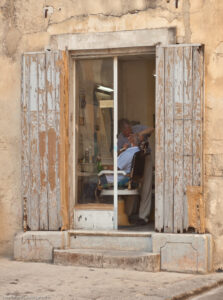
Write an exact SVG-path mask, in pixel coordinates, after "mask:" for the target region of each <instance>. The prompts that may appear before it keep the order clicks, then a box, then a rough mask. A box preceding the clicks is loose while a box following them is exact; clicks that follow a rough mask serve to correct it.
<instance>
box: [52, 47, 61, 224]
mask: <svg viewBox="0 0 223 300" xmlns="http://www.w3.org/2000/svg"><path fill="white" fill-rule="evenodd" d="M54 62H55V72H54V77H55V78H54V82H55V126H56V201H57V220H58V226H59V228H61V227H62V223H61V203H60V200H61V197H60V176H59V171H60V170H59V165H60V71H61V67H60V62H61V52H60V51H55V52H54Z"/></svg>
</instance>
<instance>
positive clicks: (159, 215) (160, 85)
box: [155, 47, 165, 231]
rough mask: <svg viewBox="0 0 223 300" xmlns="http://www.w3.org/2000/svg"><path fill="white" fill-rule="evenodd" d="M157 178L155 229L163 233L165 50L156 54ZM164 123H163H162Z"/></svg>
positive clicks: (162, 49)
mask: <svg viewBox="0 0 223 300" xmlns="http://www.w3.org/2000/svg"><path fill="white" fill-rule="evenodd" d="M156 55H157V56H156V57H157V59H156V74H157V77H156V105H155V109H156V140H155V143H156V144H155V148H156V160H155V161H156V162H158V163H156V176H155V186H156V188H155V199H156V201H155V228H156V229H157V230H158V231H161V230H162V229H163V226H164V215H163V211H164V209H163V208H164V136H165V134H164V124H163V121H164V86H165V85H164V79H165V77H164V73H165V72H164V63H165V62H164V48H161V47H159V48H157V53H156ZM160 122H162V123H160Z"/></svg>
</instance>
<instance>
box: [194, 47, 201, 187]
mask: <svg viewBox="0 0 223 300" xmlns="http://www.w3.org/2000/svg"><path fill="white" fill-rule="evenodd" d="M202 97H203V49H202V48H201V47H198V46H196V47H193V185H195V186H200V185H201V184H202V182H201V174H202Z"/></svg>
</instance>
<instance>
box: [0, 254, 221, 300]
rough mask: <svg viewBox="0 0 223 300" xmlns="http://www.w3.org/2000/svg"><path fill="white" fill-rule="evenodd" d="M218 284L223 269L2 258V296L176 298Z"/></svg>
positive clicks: (33, 299)
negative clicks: (146, 268) (202, 271)
mask: <svg viewBox="0 0 223 300" xmlns="http://www.w3.org/2000/svg"><path fill="white" fill-rule="evenodd" d="M218 284H223V274H222V273H213V274H209V275H192V274H181V273H167V272H157V273H149V272H138V271H127V270H120V269H95V268H84V267H72V266H60V265H52V264H45V263H30V262H18V261H12V260H9V259H7V258H1V259H0V300H12V299H13V300H23V299H24V300H51V299H53V300H54V299H55V300H57V299H58V300H62V299H64V300H76V299H77V300H79V299H80V300H84V299H85V300H86V299H95V300H102V299H108V300H111V299H112V300H113V299H115V300H119V299H120V300H122V299H123V300H125V299H128V300H133V299H134V300H135V299H149V300H150V299H151V300H153V299H154V300H161V299H175V300H176V299H187V298H188V297H189V296H192V295H195V294H196V293H198V292H200V291H203V290H205V289H206V290H207V289H210V288H212V287H215V286H217V285H218Z"/></svg>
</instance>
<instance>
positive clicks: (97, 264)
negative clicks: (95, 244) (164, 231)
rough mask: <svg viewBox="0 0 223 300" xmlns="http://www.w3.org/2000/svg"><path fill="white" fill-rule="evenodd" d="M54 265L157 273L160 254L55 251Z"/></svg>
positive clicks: (89, 250)
mask: <svg viewBox="0 0 223 300" xmlns="http://www.w3.org/2000/svg"><path fill="white" fill-rule="evenodd" d="M54 264H60V265H70V266H86V267H93V268H119V269H128V270H137V271H144V272H158V271H160V254H157V253H148V252H142V251H117V250H113V251H111V250H110V251H109V250H93V249H65V250H59V249H55V250H54Z"/></svg>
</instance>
